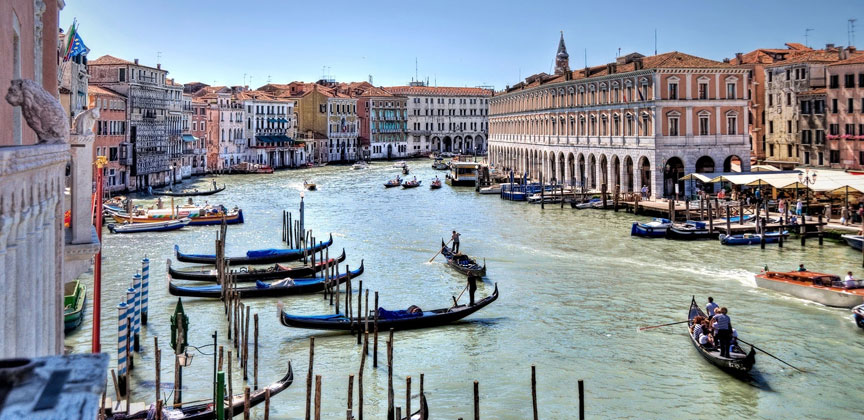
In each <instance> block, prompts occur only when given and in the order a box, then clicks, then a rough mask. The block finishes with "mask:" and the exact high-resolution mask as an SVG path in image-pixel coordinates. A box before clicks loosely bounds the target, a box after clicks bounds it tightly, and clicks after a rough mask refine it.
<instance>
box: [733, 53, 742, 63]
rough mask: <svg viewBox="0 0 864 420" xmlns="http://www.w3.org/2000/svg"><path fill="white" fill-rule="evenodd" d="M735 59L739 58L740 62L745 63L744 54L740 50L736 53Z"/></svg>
mask: <svg viewBox="0 0 864 420" xmlns="http://www.w3.org/2000/svg"><path fill="white" fill-rule="evenodd" d="M735 59H736V60H738V64H744V54H742V53H740V52H737V53H735Z"/></svg>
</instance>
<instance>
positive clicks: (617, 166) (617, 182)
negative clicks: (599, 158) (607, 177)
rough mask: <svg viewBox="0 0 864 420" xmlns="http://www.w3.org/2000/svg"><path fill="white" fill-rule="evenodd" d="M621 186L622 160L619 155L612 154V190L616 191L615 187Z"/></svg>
mask: <svg viewBox="0 0 864 420" xmlns="http://www.w3.org/2000/svg"><path fill="white" fill-rule="evenodd" d="M620 186H621V160H620V159H618V156H617V155H616V156H612V188H611V190H612V191H613V192H614V191H615V187H619V189H620Z"/></svg>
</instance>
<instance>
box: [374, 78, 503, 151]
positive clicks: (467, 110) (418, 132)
mask: <svg viewBox="0 0 864 420" xmlns="http://www.w3.org/2000/svg"><path fill="white" fill-rule="evenodd" d="M384 89H386V90H387V91H388V92H390V93H392V94H394V95H401V96H405V97H407V98H408V129H407V132H408V137H407V145H408V154H409V155H411V156H418V155H426V154H429V153H430V152H433V151H435V152H451V153H464V154H475V153H476V154H484V153H486V151H487V140H488V137H489V135H488V133H489V98H490V97H491V96H492V91H491V90H489V89H482V88H468V87H438V86H435V87H432V86H419V85H418V86H393V87H386V88H384Z"/></svg>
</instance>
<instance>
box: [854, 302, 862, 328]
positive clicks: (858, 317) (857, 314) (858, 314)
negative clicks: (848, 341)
mask: <svg viewBox="0 0 864 420" xmlns="http://www.w3.org/2000/svg"><path fill="white" fill-rule="evenodd" d="M852 319H854V320H855V325H857V326H858V328H862V329H864V305H858V306H856V307H854V308H852Z"/></svg>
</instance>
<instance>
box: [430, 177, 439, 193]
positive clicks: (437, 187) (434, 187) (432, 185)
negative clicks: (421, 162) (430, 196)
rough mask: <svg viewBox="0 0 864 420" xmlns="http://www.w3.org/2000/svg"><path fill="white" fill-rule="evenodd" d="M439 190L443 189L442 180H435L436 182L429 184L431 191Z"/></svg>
mask: <svg viewBox="0 0 864 420" xmlns="http://www.w3.org/2000/svg"><path fill="white" fill-rule="evenodd" d="M439 188H441V180H440V179H438V178H435V179H434V180H432V183H431V184H429V189H430V190H437V189H439Z"/></svg>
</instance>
